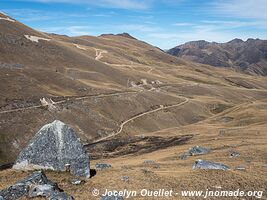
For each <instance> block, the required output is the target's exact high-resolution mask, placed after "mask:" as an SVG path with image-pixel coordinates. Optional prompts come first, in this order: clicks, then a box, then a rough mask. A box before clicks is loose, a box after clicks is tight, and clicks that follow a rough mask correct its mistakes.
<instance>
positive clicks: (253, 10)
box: [213, 0, 267, 20]
mask: <svg viewBox="0 0 267 200" xmlns="http://www.w3.org/2000/svg"><path fill="white" fill-rule="evenodd" d="M213 6H214V8H215V12H219V14H223V15H225V16H229V15H231V16H235V17H241V18H253V19H259V20H266V19H267V12H266V11H267V2H266V0H231V1H230V0H227V1H220V2H215V3H214V4H213Z"/></svg>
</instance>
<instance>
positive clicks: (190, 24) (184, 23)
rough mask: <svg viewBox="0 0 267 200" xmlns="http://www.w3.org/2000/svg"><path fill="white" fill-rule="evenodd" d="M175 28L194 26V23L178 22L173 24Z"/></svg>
mask: <svg viewBox="0 0 267 200" xmlns="http://www.w3.org/2000/svg"><path fill="white" fill-rule="evenodd" d="M173 25H174V26H192V25H193V24H192V23H188V22H178V23H175V24H173Z"/></svg>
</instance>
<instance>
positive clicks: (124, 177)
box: [121, 176, 129, 182]
mask: <svg viewBox="0 0 267 200" xmlns="http://www.w3.org/2000/svg"><path fill="white" fill-rule="evenodd" d="M121 180H122V181H124V182H129V176H123V177H122V178H121Z"/></svg>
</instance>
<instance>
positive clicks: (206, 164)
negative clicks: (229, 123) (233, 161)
mask: <svg viewBox="0 0 267 200" xmlns="http://www.w3.org/2000/svg"><path fill="white" fill-rule="evenodd" d="M193 169H216V170H229V169H230V168H229V167H228V166H226V165H224V164H221V163H215V162H210V161H206V160H197V161H196V162H195V164H194V165H193Z"/></svg>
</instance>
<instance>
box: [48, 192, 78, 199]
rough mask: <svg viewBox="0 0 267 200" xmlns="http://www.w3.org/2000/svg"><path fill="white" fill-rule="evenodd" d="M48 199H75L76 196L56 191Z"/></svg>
mask: <svg viewBox="0 0 267 200" xmlns="http://www.w3.org/2000/svg"><path fill="white" fill-rule="evenodd" d="M48 200H74V198H73V197H72V196H70V195H67V194H66V193H64V192H60V193H55V194H53V195H52V196H50V197H49V199H48Z"/></svg>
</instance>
